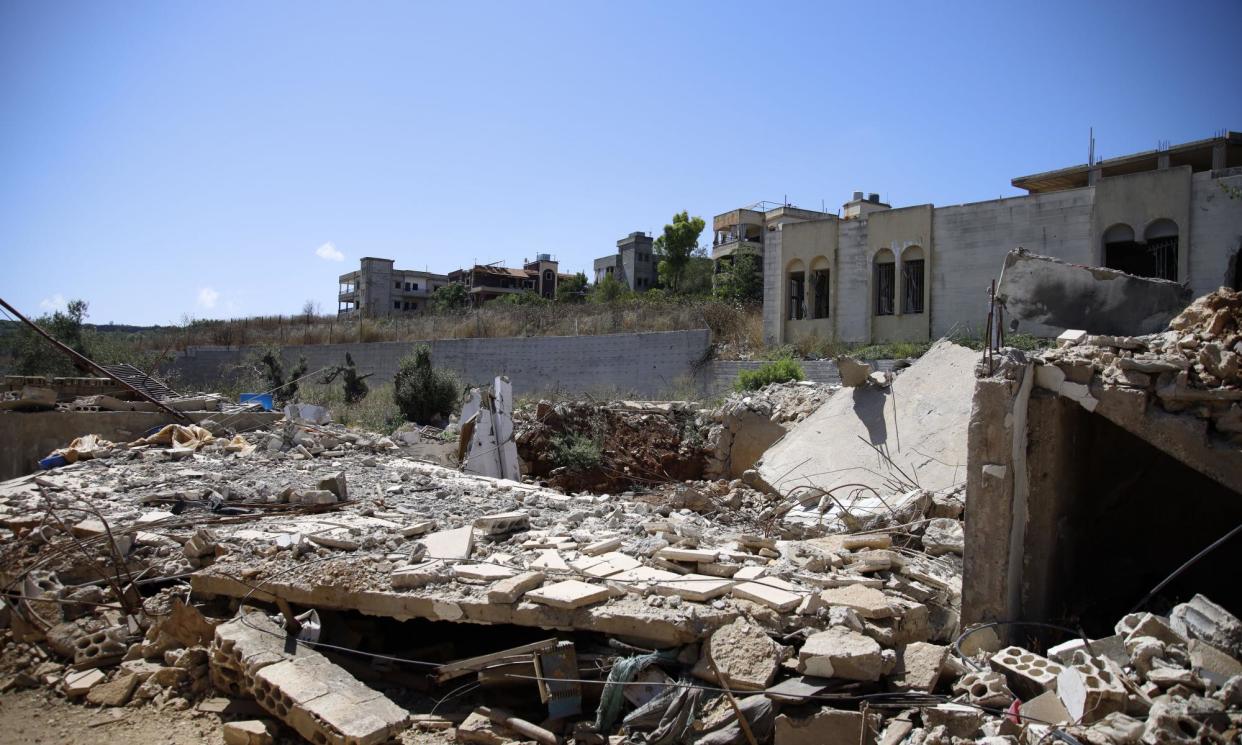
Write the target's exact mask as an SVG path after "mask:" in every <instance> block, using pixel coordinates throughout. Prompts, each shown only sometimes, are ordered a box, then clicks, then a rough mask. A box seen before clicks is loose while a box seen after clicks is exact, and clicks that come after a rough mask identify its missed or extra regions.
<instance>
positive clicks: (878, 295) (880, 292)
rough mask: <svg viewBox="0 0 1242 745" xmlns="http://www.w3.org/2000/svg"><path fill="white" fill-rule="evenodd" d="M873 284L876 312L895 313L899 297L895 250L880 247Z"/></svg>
mask: <svg viewBox="0 0 1242 745" xmlns="http://www.w3.org/2000/svg"><path fill="white" fill-rule="evenodd" d="M872 284H873V285H874V286H875V314H876V315H877V316H891V315H893V313H894V309H895V308H896V298H897V265H896V263H895V262H894V259H893V252H892V251H889V250H888V249H887V248H883V249H880V250H879V251H877V252H876V254H875V261H874V266H873V267H872Z"/></svg>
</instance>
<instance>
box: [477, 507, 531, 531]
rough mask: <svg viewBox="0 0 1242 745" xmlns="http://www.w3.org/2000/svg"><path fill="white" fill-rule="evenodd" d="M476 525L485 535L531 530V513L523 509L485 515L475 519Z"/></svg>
mask: <svg viewBox="0 0 1242 745" xmlns="http://www.w3.org/2000/svg"><path fill="white" fill-rule="evenodd" d="M474 527H476V528H478V529H479V530H481V531H483V533H484V534H485V535H504V534H505V533H512V532H513V531H515V530H529V529H530V515H529V514H527V513H526V512H524V511H522V510H516V511H514V512H501V513H498V514H495V515H484V516H483V517H480V518H478V519H476V520H475V521H474Z"/></svg>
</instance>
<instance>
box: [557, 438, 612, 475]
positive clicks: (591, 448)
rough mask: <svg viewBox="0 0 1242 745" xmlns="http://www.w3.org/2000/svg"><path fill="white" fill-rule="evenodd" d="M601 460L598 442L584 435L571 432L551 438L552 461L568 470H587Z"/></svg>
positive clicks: (595, 466) (597, 465) (598, 463)
mask: <svg viewBox="0 0 1242 745" xmlns="http://www.w3.org/2000/svg"><path fill="white" fill-rule="evenodd" d="M602 461H603V455H602V454H601V453H600V450H599V444H597V443H596V442H595V441H594V440H592V439H591V438H590V437H587V436H586V435H580V434H578V433H576V432H571V433H570V434H567V435H557V436H555V437H553V438H552V463H553V464H554V465H555V466H556V467H558V468H560V467H564V468H567V469H569V470H570V471H589V470H591V469H592V468H598V467H599V465H600V463H601V462H602Z"/></svg>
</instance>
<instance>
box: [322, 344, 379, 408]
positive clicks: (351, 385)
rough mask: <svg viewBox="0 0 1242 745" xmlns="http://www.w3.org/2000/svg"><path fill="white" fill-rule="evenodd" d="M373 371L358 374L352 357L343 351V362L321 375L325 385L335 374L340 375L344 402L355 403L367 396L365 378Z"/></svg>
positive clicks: (367, 388) (333, 378) (334, 378)
mask: <svg viewBox="0 0 1242 745" xmlns="http://www.w3.org/2000/svg"><path fill="white" fill-rule="evenodd" d="M374 374H375V373H367V374H366V375H359V374H358V368H357V366H355V365H354V358H353V357H351V356H350V355H349V352H346V353H345V364H344V365H338V366H336V367H334V368H333V369H332V370H330V371H329V372H328V373H326V374H325V375H324V376H323V382H324V384H325V385H330V384H331V383H332V381H334V380H336V378H337V376H338V375H339V376H341V383H342V384H343V385H344V388H345V403H347V404H356V403H358V402H359V401H361V400H362V399H364V398H366V397H367V393H369V392H370V391H371V389H370V387H368V386H367V384H366V379H367V378H369V377H371V376H372V375H374Z"/></svg>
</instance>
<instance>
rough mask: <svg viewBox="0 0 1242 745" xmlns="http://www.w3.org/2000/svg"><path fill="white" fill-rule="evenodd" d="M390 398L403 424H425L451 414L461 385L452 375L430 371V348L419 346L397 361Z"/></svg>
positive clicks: (446, 372) (445, 371)
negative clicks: (399, 412)
mask: <svg viewBox="0 0 1242 745" xmlns="http://www.w3.org/2000/svg"><path fill="white" fill-rule="evenodd" d="M392 396H393V400H394V401H395V402H396V403H397V407H398V408H400V409H401V414H402V415H403V416H404V417H405V418H406V420H408V421H411V422H417V423H418V424H427V423H430V422H431V421H432V420H434V419H437V418H446V417H448V415H449V414H451V413H453V411H454V410H455V409H456V408H457V404H458V402H459V401H460V400H461V385H460V384H459V383H458V382H457V376H456V375H454V374H453V373H451V372H449V371H448V370H438V369H436V368H434V367H432V366H431V348H430V347H428V346H427V345H426V344H420V345H419V346H418V348H417V349H415V350H414V354H412V355H410V356H408V357H406V358H405V359H403V360H401V364H400V367H398V369H397V377H396V378H395V379H394V380H393V390H392Z"/></svg>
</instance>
